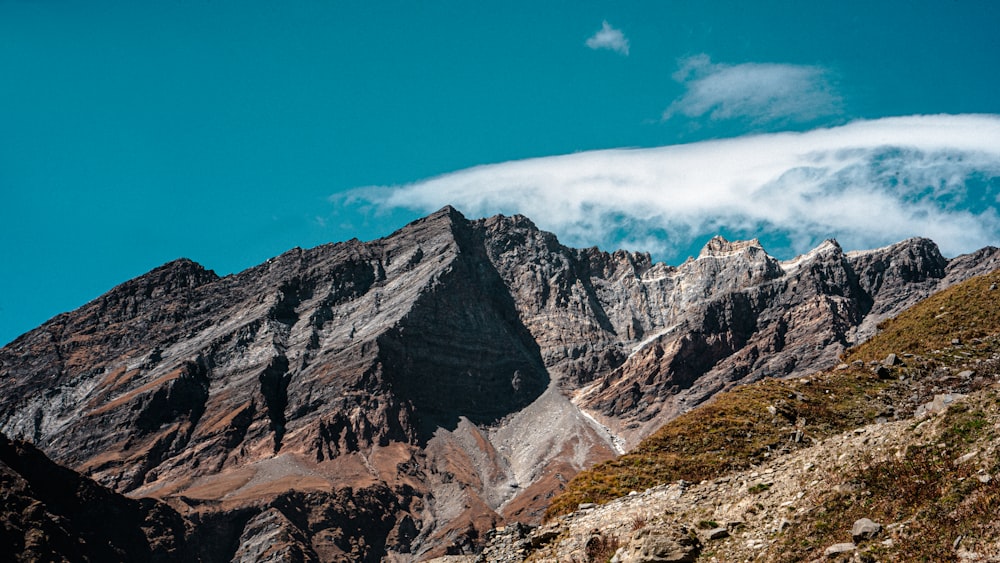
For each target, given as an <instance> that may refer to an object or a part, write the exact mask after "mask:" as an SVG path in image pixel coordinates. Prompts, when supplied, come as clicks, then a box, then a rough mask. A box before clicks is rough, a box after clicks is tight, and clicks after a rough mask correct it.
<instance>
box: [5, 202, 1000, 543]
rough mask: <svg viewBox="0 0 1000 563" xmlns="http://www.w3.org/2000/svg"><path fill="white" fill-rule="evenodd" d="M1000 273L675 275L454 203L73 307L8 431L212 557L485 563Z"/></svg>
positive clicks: (733, 249) (978, 258)
mask: <svg viewBox="0 0 1000 563" xmlns="http://www.w3.org/2000/svg"><path fill="white" fill-rule="evenodd" d="M997 260H998V254H997V251H996V249H993V248H988V249H984V250H982V251H980V252H979V253H976V254H974V255H969V256H964V257H959V258H956V259H954V260H951V261H949V260H946V259H944V258H943V257H941V255H940V254H939V253H938V251H937V248H936V247H935V246H934V245H933V243H931V242H930V241H926V240H923V239H913V240H910V241H904V242H902V243H899V244H897V245H894V246H892V247H887V248H885V249H880V250H877V251H869V252H866V253H858V254H844V253H843V252H841V250H840V248H839V246H837V244H836V243H835V242H832V241H830V242H827V243H824V245H822V246H821V247H819V248H818V249H816V250H815V251H813V252H811V253H810V254H808V255H806V256H803V257H800V258H798V259H796V260H793V261H788V262H779V261H777V260H775V259H774V258H772V257H770V256H768V255H767V254H766V252H764V250H763V249H762V248H761V247H760V245H759V244H758V243H757V242H756V241H748V242H737V243H730V242H727V241H725V240H723V239H721V238H717V239H713V240H712V241H711V242H710V243H709V244H708V245H707V246H706V247H705V249H704V250H703V251H702V253H701V255H700V256H699V257H698V258H697V259H691V260H689V261H688V262H686V263H684V264H682V265H681V266H678V267H670V266H666V265H663V264H653V263H652V262H651V260H650V258H649V256H648V255H645V254H640V253H629V252H624V251H618V252H615V253H611V254H609V253H605V252H601V251H598V250H597V249H584V250H578V249H572V248H567V247H564V246H562V245H560V244H559V242H558V241H557V240H556V237H555V236H554V235H552V234H550V233H545V232H543V231H539V230H538V229H537V228H535V226H534V225H533V224H532V223H531V222H530V221H529V220H528V219H526V218H524V217H502V216H498V217H493V218H489V219H482V220H478V221H469V220H467V219H465V218H464V217H462V215H461V214H460V213H458V212H457V211H455V210H454V209H451V208H445V209H443V210H441V211H439V212H438V213H435V214H433V215H431V216H429V217H427V218H425V219H422V220H420V221H417V222H414V223H413V224H411V225H408V226H407V227H405V228H403V229H401V230H400V231H398V232H396V233H394V234H392V235H390V236H389V237H386V238H385V239H380V240H376V241H372V242H367V243H363V242H359V241H356V240H355V241H349V242H345V243H339V244H330V245H325V246H321V247H317V248H313V249H310V250H301V249H294V250H291V251H289V252H287V253H285V254H283V255H281V256H279V257H277V258H274V259H272V260H269V261H268V262H266V263H264V264H262V265H260V266H257V267H255V268H251V269H249V270H246V271H244V272H241V273H239V274H235V275H232V276H227V277H224V278H219V277H218V276H216V275H215V274H214V273H213V272H211V271H208V270H205V269H204V268H202V267H201V266H199V265H197V264H195V263H192V262H190V261H187V260H178V261H175V262H171V263H169V264H166V265H164V266H162V267H160V268H157V269H156V270H153V271H152V272H150V273H148V274H146V275H144V276H141V277H139V278H136V279H134V280H131V281H128V282H126V283H124V284H122V285H120V286H118V287H116V288H114V289H113V290H111V291H110V292H108V293H107V294H105V295H104V296H102V297H100V298H98V299H96V300H94V301H93V302H91V303H88V304H87V305H85V306H83V307H81V308H80V309H78V310H76V311H74V312H71V313H66V314H63V315H59V316H57V317H55V318H54V319H52V320H50V321H49V322H47V323H45V324H44V325H42V326H41V327H39V328H38V329H36V330H34V331H31V332H29V333H27V334H25V335H23V336H22V337H20V338H18V339H17V340H15V341H14V342H12V343H11V344H9V345H8V346H6V347H5V348H3V349H2V350H0V386H2V389H3V393H2V396H0V430H2V431H3V432H6V433H7V434H8V435H10V436H12V437H15V438H19V439H26V440H29V441H30V442H32V443H33V444H35V445H36V446H38V447H40V448H41V449H43V450H44V451H45V452H46V453H47V454H48V455H50V456H51V457H52V458H53V459H54V460H56V461H57V462H59V463H62V464H64V465H66V466H68V467H71V468H73V469H75V470H78V471H80V472H82V473H83V474H85V475H87V476H90V477H92V478H93V479H95V480H96V481H98V482H99V483H101V484H104V485H106V486H108V487H111V488H112V489H114V490H116V491H118V492H121V493H126V494H128V495H129V496H131V497H153V498H158V499H162V500H164V501H166V502H168V503H169V504H170V505H171V506H172V507H173V508H174V509H175V510H177V511H178V512H179V513H180V514H182V515H183V516H184V517H185V518H187V519H188V520H190V521H191V522H192V523H193V524H192V525H193V526H195V527H196V528H199V529H206V530H212V534H213V536H212V537H213V538H214V539H213V541H212V544H213V545H215V546H216V548H214V549H215V550H216V551H214V552H213V553H211V554H210V556H211V558H212V559H218V560H240V561H242V560H259V559H262V558H267V557H277V556H278V555H281V556H282V557H284V556H288V557H294V558H297V559H301V560H329V561H335V560H345V561H346V560H367V561H375V560H379V559H393V558H396V559H399V560H410V559H415V558H419V557H423V556H425V555H431V554H440V553H444V552H446V551H449V552H463V551H470V550H473V549H475V546H476V544H477V543H478V542H480V541H481V537H480V533H481V532H482V531H483V530H485V529H488V528H489V527H491V526H492V525H493V524H495V523H497V522H500V521H502V520H504V519H506V518H510V519H519V520H523V521H537V520H538V519H539V518H540V517H541V512H542V511H543V510H544V507H545V506H546V504H547V502H548V500H549V499H550V498H551V496H552V495H553V494H554V493H555V492H557V491H558V490H559V489H560V488H561V487H562V486H563V485H564V484H565V482H566V481H567V480H568V479H570V478H571V477H572V476H573V475H574V474H575V473H576V472H578V471H579V470H580V469H582V468H584V467H588V466H590V465H592V464H593V463H595V462H597V461H600V460H604V459H609V458H610V457H612V456H613V455H614V454H615V453H616V451H622V450H623V448H624V447H626V446H631V445H633V444H636V443H638V441H639V440H641V439H642V438H644V437H645V436H647V435H649V434H650V433H651V432H652V431H653V430H655V429H656V428H658V427H659V426H660V425H661V424H662V423H663V422H665V421H667V420H670V419H671V418H673V417H675V416H676V415H677V414H678V413H680V412H683V411H684V410H686V409H688V408H690V407H691V406H693V405H694V404H697V403H699V402H701V401H703V400H704V399H705V398H707V397H709V396H711V395H712V394H713V393H715V392H717V391H719V390H722V389H726V388H728V387H730V386H732V385H734V384H736V383H737V382H745V381H751V380H755V379H759V378H762V377H764V376H767V375H787V374H792V373H802V372H804V371H807V370H811V369H815V368H818V367H822V366H824V365H829V364H830V363H831V362H833V361H835V359H836V357H837V355H838V354H839V353H840V352H841V351H842V350H843V349H844V347H845V346H846V345H847V344H850V343H852V342H855V341H859V340H861V339H863V338H864V337H866V336H867V335H868V334H870V333H871V331H872V330H873V327H874V323H875V322H877V320H879V319H881V318H884V317H885V316H886V315H889V314H891V313H894V312H896V311H898V310H901V309H902V308H904V307H905V306H907V305H908V304H910V303H912V302H914V301H915V300H917V299H919V298H920V297H923V296H926V295H928V294H929V293H931V292H932V291H934V290H936V289H939V288H941V287H944V286H946V285H948V284H951V283H954V282H955V281H959V280H962V279H965V278H967V277H969V276H971V275H973V274H975V273H976V272H980V271H984V270H986V269H990V268H993V267H995V266H996V263H997ZM275 550H277V551H275ZM283 550H284V551H283Z"/></svg>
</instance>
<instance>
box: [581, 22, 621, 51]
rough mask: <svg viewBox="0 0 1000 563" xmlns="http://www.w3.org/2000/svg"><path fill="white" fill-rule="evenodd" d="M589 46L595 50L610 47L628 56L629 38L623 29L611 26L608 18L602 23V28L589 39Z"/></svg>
mask: <svg viewBox="0 0 1000 563" xmlns="http://www.w3.org/2000/svg"><path fill="white" fill-rule="evenodd" d="M587 46H588V47H590V48H591V49H594V50H597V49H609V50H611V51H615V52H617V53H620V54H622V55H626V56H628V47H629V45H628V38H627V37H625V34H624V33H622V30H620V29H615V28H613V27H611V24H609V23H608V22H607V21H606V20H605V21H604V23H603V24H601V29H599V30H597V33H595V34H593V35H592V36H590V38H589V39H587Z"/></svg>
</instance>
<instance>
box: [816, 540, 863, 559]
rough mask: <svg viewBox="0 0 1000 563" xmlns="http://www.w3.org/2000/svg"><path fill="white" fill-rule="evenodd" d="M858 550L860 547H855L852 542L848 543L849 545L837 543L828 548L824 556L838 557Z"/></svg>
mask: <svg viewBox="0 0 1000 563" xmlns="http://www.w3.org/2000/svg"><path fill="white" fill-rule="evenodd" d="M857 548H858V546H856V545H854V544H853V543H851V542H847V543H835V544H833V545H831V546H830V547H828V548H826V551H824V552H823V555H825V556H827V557H836V556H838V555H840V554H842V553H850V552H852V551H854V550H855V549H857Z"/></svg>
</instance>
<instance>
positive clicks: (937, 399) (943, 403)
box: [913, 393, 965, 418]
mask: <svg viewBox="0 0 1000 563" xmlns="http://www.w3.org/2000/svg"><path fill="white" fill-rule="evenodd" d="M964 398H965V395H963V394H961V393H943V394H939V395H934V400H933V401H931V402H929V403H925V404H923V405H920V406H919V407H917V411H916V412H915V413H914V415H913V416H914V417H915V418H922V417H925V416H928V415H932V414H940V413H942V412H944V411H945V410H946V409H947V408H948V407H949V406H950V405H951V404H952V403H954V402H955V401H958V400H959V399H964Z"/></svg>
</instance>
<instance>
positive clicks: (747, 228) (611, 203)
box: [348, 115, 1000, 259]
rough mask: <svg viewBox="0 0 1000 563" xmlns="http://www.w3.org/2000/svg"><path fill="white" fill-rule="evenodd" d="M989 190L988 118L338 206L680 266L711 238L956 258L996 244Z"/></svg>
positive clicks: (995, 149)
mask: <svg viewBox="0 0 1000 563" xmlns="http://www.w3.org/2000/svg"><path fill="white" fill-rule="evenodd" d="M970 177H975V178H979V180H978V183H976V182H972V183H970V184H969V185H967V184H966V180H967V179H968V178H970ZM983 178H985V179H986V181H983V180H982V179H983ZM970 186H972V187H970ZM976 186H978V187H976ZM975 190H979V191H978V192H976V193H970V192H971V191H975ZM998 191H1000V116H996V115H958V116H949V115H940V116H911V117H897V118H885V119H878V120H873V121H858V122H854V123H851V124H848V125H845V126H841V127H835V128H829V129H817V130H813V131H809V132H806V133H776V134H767V135H756V136H747V137H740V138H735V139H728V140H719V141H705V142H699V143H692V144H687V145H674V146H667V147H660V148H651V149H619V150H604V151H594V152H585V153H577V154H571V155H564V156H554V157H546V158H536V159H530V160H521V161H513V162H507V163H502V164H494V165H486V166H479V167H476V168H470V169H467V170H462V171H459V172H455V173H452V174H447V175H444V176H440V177H437V178H431V179H428V180H425V181H421V182H416V183H413V184H409V185H404V186H397V187H373V188H362V189H359V190H355V191H354V192H353V193H351V194H350V195H349V198H348V199H349V200H351V201H354V202H355V203H358V202H359V200H360V202H363V203H364V204H374V205H375V206H376V208H377V209H382V210H388V209H393V208H408V209H415V210H421V211H432V210H435V209H438V208H440V207H442V206H444V205H446V204H451V205H454V206H455V207H457V208H458V209H460V210H462V211H463V212H464V213H466V214H467V215H469V216H472V217H484V216H489V215H492V214H495V213H505V214H514V213H521V214H524V215H527V216H528V217H530V218H532V219H533V220H534V221H535V222H536V223H537V224H538V225H539V226H540V227H541V228H544V229H546V230H550V231H552V232H554V233H556V234H557V235H558V236H559V237H560V239H561V240H562V241H564V242H565V243H567V244H571V245H574V246H589V245H594V244H597V245H600V246H602V247H604V248H607V249H613V248H619V247H622V246H624V247H625V248H633V249H644V250H649V251H651V252H654V253H656V254H658V255H659V256H661V257H663V258H666V259H675V258H681V259H682V258H683V257H684V256H678V255H677V253H679V252H683V251H684V250H685V249H687V248H688V247H689V246H690V245H691V244H700V243H701V242H703V241H704V240H705V239H707V238H708V237H710V236H712V235H714V234H717V233H718V232H719V231H720V230H726V231H727V232H730V233H737V234H740V235H741V236H747V237H749V236H758V235H762V236H766V235H770V236H771V237H772V238H777V239H782V240H786V241H788V242H787V245H788V247H787V248H770V249H769V250H771V251H772V252H775V253H776V254H780V253H782V252H784V253H785V254H788V253H791V252H804V251H806V250H809V249H810V248H811V247H812V246H814V245H815V244H817V243H818V242H820V241H822V240H823V239H825V238H837V239H838V240H839V241H840V243H841V244H842V245H843V246H844V247H845V248H846V249H848V250H850V249H863V248H874V247H877V246H882V245H885V244H890V243H892V242H896V241H898V240H902V239H904V238H907V237H910V236H926V237H930V238H932V239H934V240H935V241H936V242H937V243H938V244H939V245H940V246H941V249H942V251H943V252H945V253H946V254H950V255H954V254H958V253H962V252H967V251H970V250H973V249H976V248H979V247H981V246H984V245H987V244H997V242H998V240H1000V216H998V214H997V212H996V210H995V209H994V206H992V205H986V204H984V202H992V201H993V200H994V198H995V197H996V195H997V193H996V192H998ZM984 192H986V193H984ZM977 202H978V203H977ZM789 256H790V255H789Z"/></svg>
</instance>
